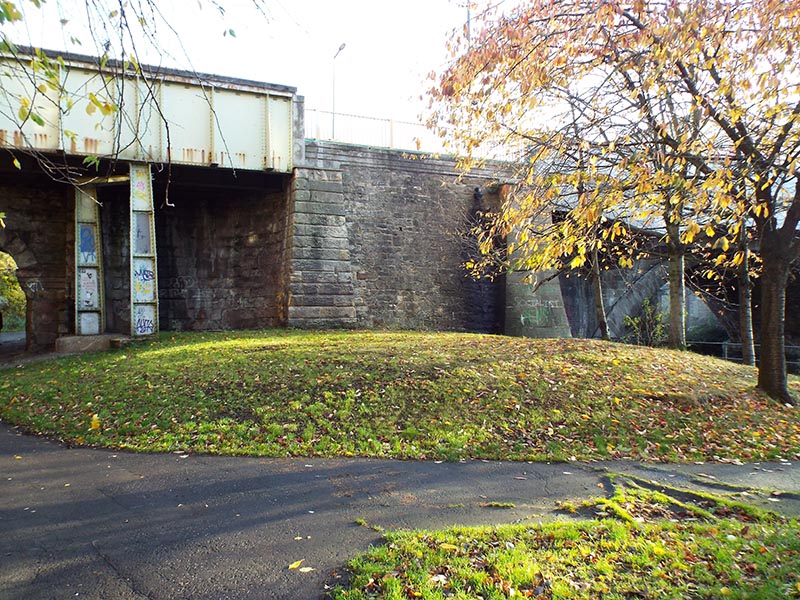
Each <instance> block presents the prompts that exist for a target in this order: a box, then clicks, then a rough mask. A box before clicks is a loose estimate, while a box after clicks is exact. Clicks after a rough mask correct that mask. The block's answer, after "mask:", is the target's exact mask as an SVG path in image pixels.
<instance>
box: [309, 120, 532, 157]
mask: <svg viewBox="0 0 800 600" xmlns="http://www.w3.org/2000/svg"><path fill="white" fill-rule="evenodd" d="M305 117H306V122H305V126H306V137H308V138H311V139H315V140H324V141H336V142H343V143H346V144H358V145H361V146H374V147H378V148H393V149H396V150H412V151H413V150H419V151H421V152H428V153H432V154H457V152H454V151H453V149H452V148H445V146H444V140H443V139H442V138H440V137H439V136H438V135H437V134H436V133H435V132H433V131H432V130H430V129H428V128H427V127H426V126H425V125H423V124H421V123H413V122H411V121H398V120H395V119H379V118H374V117H364V116H359V115H350V114H346V113H333V112H331V111H328V110H317V109H306V111H305ZM524 150H525V148H524V145H523V143H522V142H521V141H520V142H516V143H511V142H509V141H508V140H506V141H503V142H500V143H496V144H491V145H490V144H487V145H486V146H485V147H482V148H478V149H477V150H474V151H473V156H475V157H480V158H486V159H490V160H500V161H516V160H519V158H520V156H522V155H523V153H524Z"/></svg>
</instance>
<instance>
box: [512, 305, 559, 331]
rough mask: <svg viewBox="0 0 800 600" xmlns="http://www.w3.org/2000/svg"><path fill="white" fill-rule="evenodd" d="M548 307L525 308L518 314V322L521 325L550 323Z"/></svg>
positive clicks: (537, 325)
mask: <svg viewBox="0 0 800 600" xmlns="http://www.w3.org/2000/svg"><path fill="white" fill-rule="evenodd" d="M550 317H551V313H550V308H546V307H544V306H537V307H534V308H532V309H530V310H525V311H523V312H522V313H520V315H519V320H520V323H522V325H523V326H525V325H530V326H533V327H543V326H545V325H548V324H549V323H550Z"/></svg>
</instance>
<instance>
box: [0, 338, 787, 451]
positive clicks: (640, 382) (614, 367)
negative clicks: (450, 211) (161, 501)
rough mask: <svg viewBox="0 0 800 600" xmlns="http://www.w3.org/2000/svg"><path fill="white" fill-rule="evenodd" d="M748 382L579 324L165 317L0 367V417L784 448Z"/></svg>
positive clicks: (149, 426)
mask: <svg viewBox="0 0 800 600" xmlns="http://www.w3.org/2000/svg"><path fill="white" fill-rule="evenodd" d="M755 382H756V379H755V371H754V370H753V369H751V368H748V367H742V366H738V365H735V364H732V363H728V362H723V361H721V360H717V359H713V358H709V357H703V356H699V355H694V354H691V353H685V352H684V353H679V352H672V351H666V350H656V349H651V348H642V347H635V346H627V345H623V344H612V343H604V342H599V341H589V340H533V339H520V338H507V337H497V336H481V335H468V334H451V333H436V334H433V333H407V332H400V333H398V332H389V333H387V332H335V333H331V332H299V331H284V330H280V331H263V332H235V333H234V332H231V333H213V334H163V335H162V336H161V338H160V339H158V340H154V341H148V342H139V343H136V344H133V345H131V346H128V347H126V348H123V349H120V350H114V351H110V352H106V353H101V354H94V355H84V356H78V357H68V358H63V359H59V360H53V361H46V362H40V363H32V364H29V365H27V366H24V367H21V368H17V369H7V370H3V371H0V417H2V419H3V420H4V421H7V422H9V423H14V424H17V425H19V426H21V427H22V428H24V429H26V430H30V431H36V432H40V433H43V434H46V435H49V436H52V437H54V438H57V439H60V440H63V441H65V442H68V443H70V444H83V445H92V446H104V447H109V448H127V449H133V450H139V451H174V450H184V451H189V452H203V453H215V454H253V455H262V456H352V455H359V456H376V457H396V458H427V459H446V460H458V459H461V458H468V457H475V458H487V459H514V460H567V459H571V458H574V459H604V458H634V459H644V460H653V461H690V460H709V459H714V458H725V459H739V460H743V461H747V460H765V459H775V458H779V457H783V458H787V459H797V458H800V456H798V452H800V450H799V449H800V419H798V415H797V413H796V412H795V411H794V410H793V409H790V408H786V407H783V406H779V405H777V404H775V403H773V402H771V401H770V400H768V399H767V398H766V397H764V396H763V395H761V394H759V393H757V392H756V391H755V390H754V386H755ZM790 382H791V383H790V385H791V386H792V389H793V390H794V392H795V393H797V392H798V391H800V383H799V381H798V379H797V378H791V379H790ZM94 415H97V418H96V419H95V420H94V428H93V416H94Z"/></svg>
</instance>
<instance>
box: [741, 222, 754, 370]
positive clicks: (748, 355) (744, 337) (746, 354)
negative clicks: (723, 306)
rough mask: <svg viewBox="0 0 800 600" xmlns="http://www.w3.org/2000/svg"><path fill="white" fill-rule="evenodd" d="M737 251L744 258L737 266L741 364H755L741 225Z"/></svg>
mask: <svg viewBox="0 0 800 600" xmlns="http://www.w3.org/2000/svg"><path fill="white" fill-rule="evenodd" d="M739 249H740V250H741V252H742V253H743V255H744V257H743V258H742V262H741V264H740V265H739V341H740V342H741V344H742V364H745V365H749V366H751V367H752V366H754V365H755V364H756V350H755V343H754V340H753V285H752V282H751V281H750V246H749V245H748V243H747V229H746V228H745V226H744V223H743V224H742V229H741V230H740V232H739Z"/></svg>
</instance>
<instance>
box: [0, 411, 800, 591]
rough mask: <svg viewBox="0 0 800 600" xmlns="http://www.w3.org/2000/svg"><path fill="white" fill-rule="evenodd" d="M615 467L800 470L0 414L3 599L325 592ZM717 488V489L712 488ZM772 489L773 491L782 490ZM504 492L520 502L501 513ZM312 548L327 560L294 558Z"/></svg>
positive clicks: (715, 477) (641, 472) (785, 502)
mask: <svg viewBox="0 0 800 600" xmlns="http://www.w3.org/2000/svg"><path fill="white" fill-rule="evenodd" d="M607 471H613V472H624V473H629V474H633V475H637V476H639V477H643V478H645V479H648V480H656V481H660V482H664V483H668V484H670V485H678V486H691V487H706V488H707V489H711V490H713V489H714V487H713V486H717V485H721V484H722V483H727V484H731V485H736V486H741V487H743V488H767V489H769V490H782V491H784V492H788V493H784V494H782V495H774V496H770V495H769V494H761V495H758V496H754V498H756V499H757V500H758V501H759V502H761V503H763V504H765V505H768V506H769V507H770V508H773V509H778V510H783V511H785V512H787V513H791V514H798V513H800V465H792V464H789V463H783V464H763V465H741V466H736V465H719V464H705V465H683V466H667V465H651V466H647V465H640V464H636V463H592V464H589V463H569V464H529V463H508V462H484V461H468V462H464V463H435V462H410V461H409V462H402V461H390V460H366V459H353V460H348V459H325V460H322V459H263V458H245V457H231V458H229V457H213V456H197V455H190V456H187V455H184V454H161V455H154V454H149V455H148V454H132V453H127V452H113V451H109V450H91V449H70V448H66V447H64V446H61V445H59V444H57V443H54V442H50V441H47V440H44V439H41V438H37V437H32V436H26V435H21V434H19V433H17V432H16V431H15V430H13V429H12V428H10V427H7V426H5V425H1V424H0V599H2V600H5V599H11V598H13V599H18V598H19V599H22V598H30V599H44V598H48V599H49V598H53V599H59V600H60V599H66V598H88V599H107V600H129V599H138V600H141V599H144V598H147V599H152V600H166V599H177V598H182V599H183V598H186V599H189V598H191V599H207V600H222V599H226V598H230V599H237V600H238V599H250V598H253V599H256V598H257V599H259V600H270V599H281V600H293V599H300V600H305V599H309V600H310V599H314V598H319V596H320V595H321V594H322V593H323V591H324V589H325V585H326V584H330V583H332V582H335V581H336V580H337V579H336V577H337V574H338V573H340V572H341V568H342V565H344V564H345V563H346V562H347V560H349V559H350V558H352V557H353V556H355V555H356V554H358V553H359V552H361V551H363V550H366V549H367V548H368V546H369V545H370V544H375V543H379V542H380V536H379V534H377V533H376V532H375V531H373V530H372V529H370V528H368V527H365V526H363V525H358V524H356V521H357V520H363V521H365V522H366V523H368V524H370V525H374V526H379V527H383V528H385V529H396V528H441V527H446V526H449V525H455V524H464V525H475V524H494V523H509V522H523V523H524V522H531V523H536V522H538V521H540V520H547V519H553V518H557V515H556V513H555V512H554V509H555V508H556V507H555V503H556V501H558V500H579V499H584V498H589V497H594V496H597V495H600V494H603V493H604V489H606V488H607V487H608V486H607V485H606V486H605V488H603V487H601V485H604V481H605V479H604V478H605V474H606V472H607ZM708 486H711V487H710V488H709V487H708ZM770 498H771V499H770ZM492 502H503V503H513V504H514V508H510V509H499V508H491V507H490V506H488V504H490V503H492ZM300 559H303V560H304V562H303V566H307V567H312V568H313V569H314V570H313V571H310V572H307V573H301V572H300V571H299V570H289V569H287V566H288V565H289V564H290V563H292V562H294V561H297V560H300Z"/></svg>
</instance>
